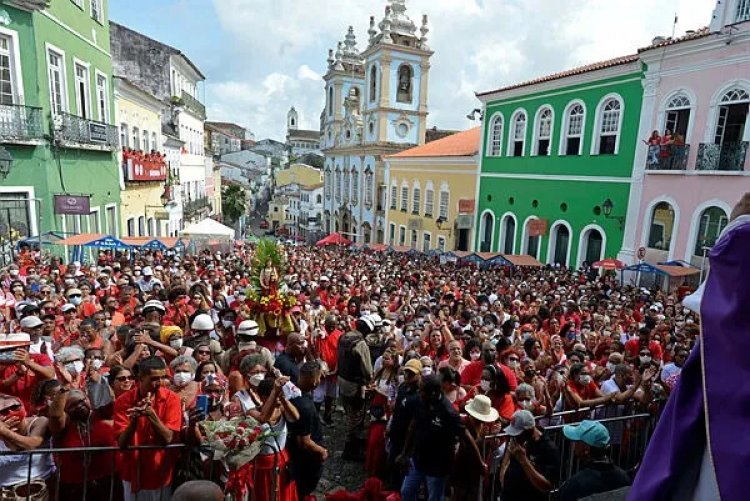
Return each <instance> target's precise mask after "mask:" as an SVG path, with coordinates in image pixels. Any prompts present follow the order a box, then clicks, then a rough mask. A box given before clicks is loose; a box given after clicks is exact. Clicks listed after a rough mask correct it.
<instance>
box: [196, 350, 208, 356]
mask: <svg viewBox="0 0 750 501" xmlns="http://www.w3.org/2000/svg"><path fill="white" fill-rule="evenodd" d="M196 353H197V354H198V355H210V354H211V350H196Z"/></svg>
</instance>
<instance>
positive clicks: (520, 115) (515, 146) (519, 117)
mask: <svg viewBox="0 0 750 501" xmlns="http://www.w3.org/2000/svg"><path fill="white" fill-rule="evenodd" d="M525 144H526V113H525V112H523V111H519V112H517V113H516V115H515V117H514V118H513V131H512V135H511V143H510V148H509V151H508V154H509V155H510V156H512V157H522V156H523V153H524V146H525Z"/></svg>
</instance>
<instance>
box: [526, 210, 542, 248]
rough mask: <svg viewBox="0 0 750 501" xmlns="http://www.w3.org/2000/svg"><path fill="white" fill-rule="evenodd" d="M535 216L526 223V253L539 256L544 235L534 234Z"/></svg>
mask: <svg viewBox="0 0 750 501" xmlns="http://www.w3.org/2000/svg"><path fill="white" fill-rule="evenodd" d="M534 219H535V218H531V219H529V221H528V223H527V224H526V242H525V243H526V255H529V256H532V257H537V256H539V247H540V246H541V245H540V244H541V241H542V237H541V235H536V234H532V233H533V232H532V227H531V223H532V221H534Z"/></svg>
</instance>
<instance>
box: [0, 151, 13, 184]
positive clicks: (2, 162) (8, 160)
mask: <svg viewBox="0 0 750 501" xmlns="http://www.w3.org/2000/svg"><path fill="white" fill-rule="evenodd" d="M12 166H13V157H12V156H10V152H9V151H8V150H6V149H5V148H4V147H2V146H0V178H2V179H5V178H6V177H8V174H9V173H10V168H11V167H12Z"/></svg>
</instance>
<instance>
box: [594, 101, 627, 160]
mask: <svg viewBox="0 0 750 501" xmlns="http://www.w3.org/2000/svg"><path fill="white" fill-rule="evenodd" d="M621 115H622V104H621V103H620V101H619V100H618V99H616V98H613V97H611V98H609V99H607V100H606V101H604V103H603V104H602V106H601V108H600V111H599V130H598V133H599V137H598V144H597V146H598V148H597V150H596V153H597V154H599V155H614V154H615V153H617V146H618V143H619V138H620V118H621Z"/></svg>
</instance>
